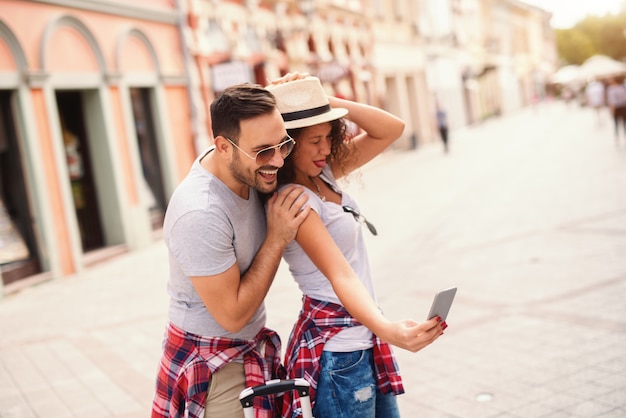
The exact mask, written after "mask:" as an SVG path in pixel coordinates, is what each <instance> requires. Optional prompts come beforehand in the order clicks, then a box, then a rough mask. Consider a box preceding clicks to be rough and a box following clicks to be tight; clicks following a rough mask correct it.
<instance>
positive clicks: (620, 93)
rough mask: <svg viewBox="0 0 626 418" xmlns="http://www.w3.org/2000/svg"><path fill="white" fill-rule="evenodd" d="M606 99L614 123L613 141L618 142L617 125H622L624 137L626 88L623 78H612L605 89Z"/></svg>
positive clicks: (625, 133)
mask: <svg viewBox="0 0 626 418" xmlns="http://www.w3.org/2000/svg"><path fill="white" fill-rule="evenodd" d="M606 101H607V104H608V105H609V109H610V110H611V115H612V116H613V122H614V123H615V141H616V142H619V125H620V123H621V124H623V126H624V136H625V138H626V88H625V87H624V82H623V80H618V79H616V78H612V79H611V80H610V81H609V87H608V88H607V91H606Z"/></svg>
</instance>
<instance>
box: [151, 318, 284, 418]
mask: <svg viewBox="0 0 626 418" xmlns="http://www.w3.org/2000/svg"><path fill="white" fill-rule="evenodd" d="M261 343H265V355H264V356H263V357H261V355H260V354H259V352H258V347H259V344H261ZM241 356H243V360H244V370H245V374H246V387H250V386H256V385H260V384H263V383H265V381H266V380H270V379H283V378H285V370H284V368H283V367H282V365H281V364H280V338H279V336H278V334H277V333H276V332H274V331H272V330H270V329H268V328H263V329H261V331H259V333H258V334H257V335H256V337H255V338H254V339H252V340H240V339H229V338H220V337H204V336H201V335H197V334H192V333H189V332H185V331H183V330H182V329H180V328H178V327H176V326H175V325H173V324H171V323H170V324H168V327H167V331H166V337H165V341H164V343H163V356H162V358H161V364H160V366H159V372H158V375H157V384H156V395H155V398H154V402H153V404H152V418H169V417H172V418H173V417H185V418H187V417H189V418H203V417H204V409H205V405H206V400H207V391H208V389H209V382H210V380H211V375H212V374H213V373H216V372H217V371H219V370H220V368H222V367H223V366H224V365H226V364H228V363H230V362H231V361H233V360H235V359H238V358H241ZM276 400H277V398H276V397H274V396H270V397H257V398H255V400H254V409H255V411H256V412H255V413H256V417H257V418H270V417H274V416H276V413H275V410H276V409H277V407H276ZM278 407H279V406H278Z"/></svg>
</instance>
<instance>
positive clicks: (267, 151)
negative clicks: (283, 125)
mask: <svg viewBox="0 0 626 418" xmlns="http://www.w3.org/2000/svg"><path fill="white" fill-rule="evenodd" d="M224 138H226V137H224ZM226 140H227V141H228V142H230V143H231V144H232V145H233V146H234V147H235V148H237V149H238V150H239V151H241V152H243V153H244V154H245V155H246V157H248V158H251V159H253V160H255V161H256V163H257V164H258V165H264V164H266V163H268V162H269V161H270V160H271V159H272V158H274V154H275V153H276V150H278V152H280V156H281V157H283V160H284V159H285V158H287V156H288V155H289V154H291V151H293V147H294V145H295V144H296V141H295V140H294V139H293V138H292V137H290V136H289V135H287V136H286V137H285V140H284V141H283V142H281V143H280V144H277V145H274V146H271V147H267V148H263V149H262V150H261V151H258V152H257V153H256V154H255V155H250V154H248V153H247V152H245V151H244V150H242V149H241V148H239V146H238V145H237V144H235V143H234V142H233V141H231V140H230V139H229V138H226Z"/></svg>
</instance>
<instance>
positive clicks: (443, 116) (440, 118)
mask: <svg viewBox="0 0 626 418" xmlns="http://www.w3.org/2000/svg"><path fill="white" fill-rule="evenodd" d="M435 117H436V120H437V129H438V130H439V137H440V138H441V141H442V142H443V150H444V152H445V153H448V152H449V145H448V114H447V113H446V111H445V110H444V109H443V108H442V107H441V106H440V105H439V103H437V111H436V115H435Z"/></svg>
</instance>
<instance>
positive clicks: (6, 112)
mask: <svg viewBox="0 0 626 418" xmlns="http://www.w3.org/2000/svg"><path fill="white" fill-rule="evenodd" d="M12 97H13V92H12V91H7V90H0V270H1V271H2V281H3V283H4V284H9V283H12V282H15V281H17V280H20V279H23V278H25V277H28V276H32V275H34V274H37V273H40V272H41V267H40V261H39V252H38V249H37V248H38V246H37V243H36V240H35V234H34V232H33V224H32V219H33V217H32V216H31V210H30V205H29V202H28V195H27V193H26V185H25V182H24V172H23V170H22V157H21V152H20V147H19V143H18V136H17V131H16V129H15V118H14V114H13V109H12V106H11V102H12Z"/></svg>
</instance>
